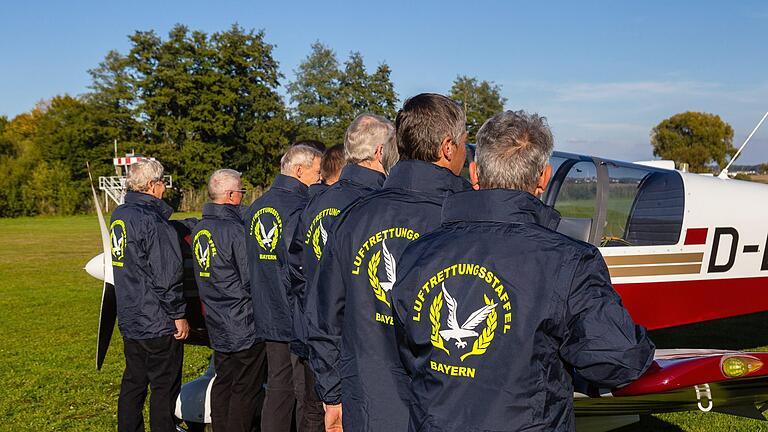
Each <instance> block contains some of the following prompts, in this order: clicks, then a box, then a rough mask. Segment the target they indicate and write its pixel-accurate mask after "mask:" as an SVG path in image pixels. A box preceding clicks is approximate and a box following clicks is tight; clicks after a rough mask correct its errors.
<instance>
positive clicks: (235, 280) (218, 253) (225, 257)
mask: <svg viewBox="0 0 768 432" xmlns="http://www.w3.org/2000/svg"><path fill="white" fill-rule="evenodd" d="M192 251H193V254H194V260H193V262H194V267H195V280H197V286H198V290H199V292H200V299H201V300H202V301H203V305H204V306H205V326H206V328H207V329H208V336H209V337H210V340H211V348H213V349H214V350H215V351H219V352H225V353H231V352H238V351H242V350H245V349H248V348H250V347H252V346H253V344H254V343H256V342H258V340H257V339H256V328H255V326H254V323H253V320H254V318H253V302H252V300H251V285H250V274H249V273H248V252H247V251H246V249H245V228H244V227H243V219H242V216H241V210H240V207H238V206H233V205H229V204H213V203H207V204H205V205H204V206H203V220H202V221H200V222H199V223H198V224H197V225H196V226H195V228H194V230H193V231H192Z"/></svg>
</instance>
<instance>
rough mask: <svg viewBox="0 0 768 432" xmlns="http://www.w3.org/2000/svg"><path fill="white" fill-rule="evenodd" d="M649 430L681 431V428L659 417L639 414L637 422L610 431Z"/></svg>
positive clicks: (638, 431) (655, 431)
mask: <svg viewBox="0 0 768 432" xmlns="http://www.w3.org/2000/svg"><path fill="white" fill-rule="evenodd" d="M650 431H653V432H682V431H683V429H681V428H680V427H678V426H675V425H673V424H672V423H667V422H665V421H664V420H661V419H659V418H656V417H653V416H649V415H642V416H640V421H639V422H638V423H634V424H631V425H629V426H624V427H623V428H619V429H615V430H613V431H612V432H650Z"/></svg>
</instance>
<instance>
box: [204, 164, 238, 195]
mask: <svg viewBox="0 0 768 432" xmlns="http://www.w3.org/2000/svg"><path fill="white" fill-rule="evenodd" d="M241 175H242V174H240V173H239V172H237V171H235V170H233V169H227V168H224V169H219V170H216V171H214V172H213V174H211V178H210V179H209V180H208V198H210V199H212V200H214V199H216V198H217V197H219V196H221V195H224V194H226V193H227V192H228V191H233V190H237V189H240V185H241V181H240V176H241Z"/></svg>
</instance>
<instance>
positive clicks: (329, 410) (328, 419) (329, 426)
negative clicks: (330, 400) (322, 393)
mask: <svg viewBox="0 0 768 432" xmlns="http://www.w3.org/2000/svg"><path fill="white" fill-rule="evenodd" d="M323 409H325V432H343V429H342V428H341V404H337V405H326V404H323Z"/></svg>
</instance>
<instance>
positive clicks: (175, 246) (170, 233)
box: [147, 223, 186, 320]
mask: <svg viewBox="0 0 768 432" xmlns="http://www.w3.org/2000/svg"><path fill="white" fill-rule="evenodd" d="M147 240H148V241H147V251H148V252H149V269H150V275H151V278H152V290H153V291H154V293H155V295H156V296H157V297H158V298H159V299H160V305H161V306H162V308H163V310H164V311H165V313H166V314H168V317H170V318H171V319H173V320H177V319H182V318H184V314H185V312H186V303H185V302H184V286H183V276H184V267H183V261H182V257H181V248H180V246H179V238H178V235H177V234H176V230H175V229H173V227H172V226H171V225H170V224H167V223H157V224H153V225H151V226H150V227H149V230H148V236H147Z"/></svg>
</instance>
